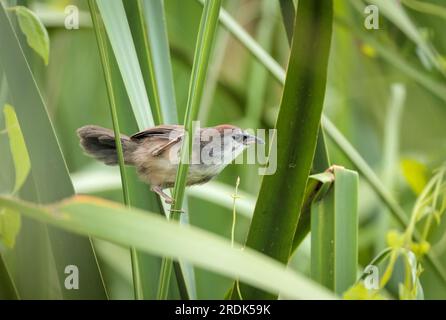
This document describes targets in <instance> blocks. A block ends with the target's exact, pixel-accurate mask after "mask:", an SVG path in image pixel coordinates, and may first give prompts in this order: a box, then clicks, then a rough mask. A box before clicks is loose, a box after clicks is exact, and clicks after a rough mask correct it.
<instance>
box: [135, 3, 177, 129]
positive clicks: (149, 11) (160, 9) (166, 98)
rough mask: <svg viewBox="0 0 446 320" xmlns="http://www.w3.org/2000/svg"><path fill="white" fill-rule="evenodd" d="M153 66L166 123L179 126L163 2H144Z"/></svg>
mask: <svg viewBox="0 0 446 320" xmlns="http://www.w3.org/2000/svg"><path fill="white" fill-rule="evenodd" d="M142 2H143V12H144V17H145V20H146V24H147V29H148V30H147V32H148V40H149V43H150V49H151V50H150V51H151V54H152V55H151V58H152V64H153V66H154V72H155V78H156V83H157V88H158V96H159V100H160V105H161V111H162V115H163V120H164V123H169V124H177V123H178V112H177V103H176V99H175V89H174V85H173V83H174V82H173V73H172V64H171V58H170V50H169V40H168V38H167V26H166V18H165V13H164V1H163V0H142Z"/></svg>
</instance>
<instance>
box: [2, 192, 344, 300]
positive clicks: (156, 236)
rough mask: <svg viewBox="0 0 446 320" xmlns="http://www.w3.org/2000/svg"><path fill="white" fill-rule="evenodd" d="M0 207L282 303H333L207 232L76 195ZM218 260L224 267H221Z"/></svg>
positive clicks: (8, 201)
mask: <svg viewBox="0 0 446 320" xmlns="http://www.w3.org/2000/svg"><path fill="white" fill-rule="evenodd" d="M0 206H2V207H8V208H12V209H15V210H18V211H20V212H21V213H22V214H24V215H26V216H28V217H30V218H32V219H37V220H39V221H42V222H45V223H49V224H51V225H53V226H55V227H58V228H63V229H64V230H67V231H70V232H75V233H78V234H82V235H91V236H94V237H96V238H100V239H104V240H108V241H111V242H115V243H119V244H121V245H124V246H129V247H132V246H133V247H136V248H137V249H138V250H142V251H145V252H148V253H152V254H156V255H160V256H164V255H167V256H170V257H175V258H178V259H179V258H183V259H186V260H188V261H190V262H192V263H194V264H196V265H197V266H199V267H202V268H206V269H208V270H210V271H214V272H217V273H221V274H223V275H226V276H230V277H234V278H240V279H241V280H243V281H245V282H247V283H250V284H251V285H254V286H258V287H260V288H262V289H264V290H269V291H272V292H275V293H279V292H280V293H281V295H282V296H283V297H285V298H291V299H333V298H336V297H335V296H334V295H333V294H332V293H330V292H329V291H327V290H326V289H324V288H322V287H321V286H319V285H317V284H316V283H314V282H312V281H311V280H308V279H306V278H305V277H303V276H301V275H299V274H298V273H295V272H293V271H291V270H289V269H288V268H287V267H286V266H285V265H283V264H281V263H279V262H277V261H275V260H273V259H271V258H269V257H267V256H264V255H262V254H260V253H259V252H256V251H254V250H252V249H249V248H245V249H244V250H240V249H241V248H240V247H232V246H231V242H230V241H229V240H227V239H225V238H221V237H219V236H216V235H214V234H212V233H210V232H207V231H203V230H200V229H198V228H196V227H191V226H188V227H185V226H182V225H180V224H178V223H176V222H170V221H167V220H166V219H165V218H163V217H161V216H160V215H158V214H152V213H149V212H146V211H142V210H139V209H128V208H125V207H123V206H121V205H119V204H117V203H115V202H110V201H106V200H103V199H100V198H93V197H86V196H77V197H74V198H71V199H68V200H66V201H62V202H60V203H56V204H53V205H50V206H39V205H35V204H32V203H29V202H25V201H22V200H18V199H13V198H10V197H5V196H0ZM116 230H121V231H122V232H116ZM222 257H224V259H225V263H221V258H222ZM271 279H274V281H271Z"/></svg>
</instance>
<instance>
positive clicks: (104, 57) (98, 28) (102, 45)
mask: <svg viewBox="0 0 446 320" xmlns="http://www.w3.org/2000/svg"><path fill="white" fill-rule="evenodd" d="M89 5H90V11H91V16H92V20H93V26H94V30H95V33H96V38H97V42H98V47H99V52H100V56H101V61H102V68H103V71H104V78H105V82H106V88H107V93H108V98H109V107H110V114H111V118H112V122H113V131H114V135H115V145H116V152H117V154H118V164H119V169H120V173H121V183H122V193H123V198H124V204H125V205H126V206H128V207H130V205H131V203H130V194H129V182H128V180H127V173H126V170H125V163H124V154H123V149H122V144H121V133H120V132H121V131H120V129H119V121H118V114H117V106H116V99H115V88H114V84H113V80H112V79H113V78H112V70H111V64H110V58H109V56H108V50H107V41H106V34H105V29H104V26H103V24H102V22H101V20H100V15H99V11H98V9H97V8H96V5H95V3H94V2H93V1H92V0H91V1H89ZM130 256H131V260H132V275H133V288H134V294H135V299H138V300H141V299H143V297H144V294H143V284H142V280H141V270H140V265H139V262H138V253H137V251H136V250H135V249H134V248H130Z"/></svg>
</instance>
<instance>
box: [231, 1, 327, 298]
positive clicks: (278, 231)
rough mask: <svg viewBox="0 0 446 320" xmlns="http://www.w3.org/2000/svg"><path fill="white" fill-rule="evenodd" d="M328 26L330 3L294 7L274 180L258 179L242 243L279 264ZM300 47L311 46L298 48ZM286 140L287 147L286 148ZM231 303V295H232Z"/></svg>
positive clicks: (287, 245) (300, 183) (320, 96)
mask: <svg viewBox="0 0 446 320" xmlns="http://www.w3.org/2000/svg"><path fill="white" fill-rule="evenodd" d="M331 26H332V3H331V1H324V0H321V1H314V0H313V1H309V0H301V1H299V7H298V10H297V17H296V24H295V28H294V36H293V43H292V48H291V53H290V60H289V64H288V71H287V76H286V80H285V87H284V91H283V96H282V102H281V106H280V111H279V116H278V119H277V123H276V129H277V170H276V172H275V174H274V175H269V176H265V177H263V182H262V186H261V189H260V193H259V197H258V200H257V204H256V209H255V211H254V216H253V219H252V222H251V227H250V229H249V233H248V238H247V241H246V245H247V246H248V247H251V248H253V249H256V250H258V251H260V252H262V253H264V254H266V255H269V256H271V257H273V258H275V259H277V260H278V261H281V262H283V263H285V262H287V261H288V259H289V256H290V253H291V249H292V244H293V238H294V235H295V232H296V227H297V223H298V220H299V210H300V208H301V207H302V204H303V200H304V194H305V188H306V184H307V180H308V176H309V173H310V170H311V165H312V161H313V156H314V152H315V148H316V141H317V135H318V128H319V123H320V117H321V113H322V106H323V101H324V94H325V83H326V72H327V64H328V55H329V49H330V40H331ZM302 43H308V44H309V43H311V45H309V46H302ZM303 119H304V121H303ZM290 140H291V141H293V143H292V144H291V145H290V143H289V141H290ZM240 290H241V293H242V296H243V298H244V299H265V298H273V297H274V295H271V294H269V293H266V292H261V291H259V290H257V289H254V288H251V287H248V286H246V285H243V284H242V285H241V286H240ZM234 292H235V291H234ZM233 298H236V295H234V294H233Z"/></svg>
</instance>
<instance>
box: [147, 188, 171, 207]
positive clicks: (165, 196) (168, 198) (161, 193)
mask: <svg viewBox="0 0 446 320" xmlns="http://www.w3.org/2000/svg"><path fill="white" fill-rule="evenodd" d="M151 190H152V191H153V192H155V193H156V194H157V195H159V196H160V197H161V198H163V199H164V202H165V203H167V204H174V203H175V199H173V198H172V197H171V196H169V195H168V194H166V193H165V192H164V191H163V189H162V188H161V187H160V186H154V187H151Z"/></svg>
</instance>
